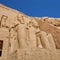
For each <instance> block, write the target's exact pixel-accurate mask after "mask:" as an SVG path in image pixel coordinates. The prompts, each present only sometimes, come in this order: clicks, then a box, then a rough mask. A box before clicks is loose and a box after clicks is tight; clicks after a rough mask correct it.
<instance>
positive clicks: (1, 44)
mask: <svg viewBox="0 0 60 60" xmlns="http://www.w3.org/2000/svg"><path fill="white" fill-rule="evenodd" d="M2 48H3V41H2V40H0V56H1V55H2Z"/></svg>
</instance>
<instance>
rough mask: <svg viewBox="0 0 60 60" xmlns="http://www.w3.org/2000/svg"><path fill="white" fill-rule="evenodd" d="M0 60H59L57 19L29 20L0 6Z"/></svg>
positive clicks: (59, 32)
mask: <svg viewBox="0 0 60 60" xmlns="http://www.w3.org/2000/svg"><path fill="white" fill-rule="evenodd" d="M0 60H60V18H53V17H40V18H39V17H30V16H27V15H25V14H23V13H21V12H19V11H16V10H14V9H11V8H8V7H6V6H4V5H2V4H0Z"/></svg>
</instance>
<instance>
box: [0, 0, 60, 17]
mask: <svg viewBox="0 0 60 60" xmlns="http://www.w3.org/2000/svg"><path fill="white" fill-rule="evenodd" d="M0 3H1V4H4V5H6V6H8V7H11V8H13V9H16V10H19V11H21V12H23V13H25V14H27V15H29V16H37V17H42V16H48V17H57V18H58V17H60V0H0Z"/></svg>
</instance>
